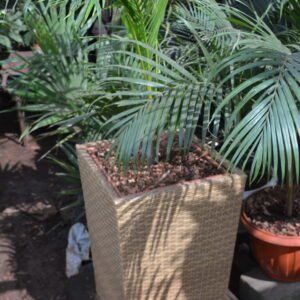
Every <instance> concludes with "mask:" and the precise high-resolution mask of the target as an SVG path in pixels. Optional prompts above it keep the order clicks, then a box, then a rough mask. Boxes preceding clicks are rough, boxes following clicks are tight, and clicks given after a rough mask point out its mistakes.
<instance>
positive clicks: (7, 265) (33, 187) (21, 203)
mask: <svg viewBox="0 0 300 300" xmlns="http://www.w3.org/2000/svg"><path fill="white" fill-rule="evenodd" d="M0 119H1V120H0V299H3V300H4V299H7V300H14V299H18V300H19V299H26V300H27V299H35V300H38V299H41V300H52V299H53V300H61V299H67V296H66V292H65V283H66V277H65V275H64V269H65V249H66V244H67V233H68V228H69V227H70V224H67V223H66V222H65V221H64V220H63V219H62V218H61V217H60V216H59V215H58V214H55V213H54V211H55V207H57V206H58V203H59V201H60V200H59V198H58V196H57V192H58V191H59V190H60V189H61V188H62V185H63V183H61V182H59V180H58V178H57V177H56V176H55V175H54V172H55V170H54V169H53V166H51V165H50V164H49V163H48V162H47V161H46V160H43V161H40V162H38V158H39V156H40V153H42V152H43V151H45V149H47V147H49V144H48V145H47V143H46V144H44V145H41V151H40V152H37V151H34V150H32V149H30V148H25V147H23V146H22V145H21V144H20V143H19V142H18V139H17V132H16V127H15V125H16V124H15V123H14V122H10V120H9V119H8V117H3V115H0ZM7 124H10V125H9V126H7ZM10 126H11V128H10ZM37 212H38V213H39V214H37ZM41 212H42V213H41Z"/></svg>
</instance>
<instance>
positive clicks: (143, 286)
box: [77, 144, 246, 300]
mask: <svg viewBox="0 0 300 300" xmlns="http://www.w3.org/2000/svg"><path fill="white" fill-rule="evenodd" d="M89 145H93V144H89ZM77 154H78V159H79V166H80V174H81V180H82V186H83V192H84V199H85V207H86V215H87V222H88V228H89V232H90V236H91V242H92V256H93V264H94V269H95V280H96V288H97V294H98V296H99V297H100V299H101V300H143V299H145V300H146V299H149V300H173V299H174V300H175V299H179V300H181V299H182V300H183V299H186V300H194V299H195V300H221V299H225V295H226V291H227V288H228V282H229V275H230V268H231V263H232V257H233V250H234V245H235V239H236V232H237V227H238V222H239V216H240V208H241V202H242V201H241V199H242V193H243V190H244V184H245V180H246V176H245V175H244V174H243V173H242V172H240V171H239V170H235V172H234V173H233V174H223V175H216V176H212V177H208V178H205V179H201V180H194V181H189V182H185V183H181V184H176V185H170V186H167V187H164V188H157V189H154V190H151V191H147V192H143V193H138V194H133V195H129V196H125V197H121V196H120V195H119V193H118V191H117V190H116V189H115V188H114V186H113V184H112V183H111V182H110V180H109V178H108V177H107V175H106V174H105V173H104V172H103V171H102V170H101V169H100V168H99V167H98V166H97V164H96V163H95V161H94V160H93V159H92V158H91V157H90V155H89V154H88V153H87V152H86V145H79V146H77Z"/></svg>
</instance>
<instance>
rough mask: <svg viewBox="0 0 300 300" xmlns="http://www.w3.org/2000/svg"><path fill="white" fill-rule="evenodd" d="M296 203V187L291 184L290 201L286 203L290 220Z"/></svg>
mask: <svg viewBox="0 0 300 300" xmlns="http://www.w3.org/2000/svg"><path fill="white" fill-rule="evenodd" d="M294 201H295V186H294V185H293V184H292V183H290V184H289V185H288V199H287V203H286V215H287V216H288V217H289V218H290V217H292V215H293V209H294Z"/></svg>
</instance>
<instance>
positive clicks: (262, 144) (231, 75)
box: [215, 1, 300, 281]
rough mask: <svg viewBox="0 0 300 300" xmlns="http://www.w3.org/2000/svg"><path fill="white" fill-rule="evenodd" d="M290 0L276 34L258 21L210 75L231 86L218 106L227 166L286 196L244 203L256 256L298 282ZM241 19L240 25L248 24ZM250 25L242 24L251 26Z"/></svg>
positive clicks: (297, 119) (295, 66)
mask: <svg viewBox="0 0 300 300" xmlns="http://www.w3.org/2000/svg"><path fill="white" fill-rule="evenodd" d="M292 2H293V3H292ZM292 2H285V5H287V6H288V7H282V6H281V13H280V15H282V14H283V15H284V11H285V8H286V9H287V12H288V14H287V18H286V20H290V23H286V24H287V25H286V26H287V27H286V28H285V30H281V32H280V33H279V34H278V35H276V31H273V30H272V29H271V28H270V27H269V26H267V25H266V24H265V23H264V21H263V20H262V19H259V20H257V22H256V27H255V29H254V30H253V31H251V32H248V33H247V34H244V37H242V41H241V44H240V48H239V49H238V51H237V52H236V53H235V54H233V55H230V56H229V57H227V58H226V59H225V60H223V61H222V62H221V63H220V64H219V66H218V67H217V68H216V69H215V74H220V72H224V70H226V69H227V70H228V76H227V77H225V78H224V80H223V82H222V83H221V84H223V83H224V82H226V81H227V80H229V79H230V80H231V83H232V81H235V86H234V88H233V89H232V91H231V93H229V94H228V95H227V96H226V97H225V99H223V101H222V103H221V104H220V106H219V110H221V109H222V108H224V107H225V106H226V105H232V104H233V107H234V109H233V112H232V114H231V116H230V118H229V120H228V122H229V124H230V125H229V126H228V130H227V131H225V135H226V137H227V138H226V141H225V143H224V144H223V147H222V149H221V151H220V152H221V153H222V154H223V155H224V157H225V158H230V161H231V164H232V166H238V165H242V167H243V168H246V167H249V166H250V179H251V182H254V181H255V180H259V179H261V178H263V177H271V176H273V177H274V178H276V179H278V181H279V182H280V183H281V184H282V185H283V186H285V189H284V192H282V191H280V189H278V188H277V189H275V190H274V191H268V192H263V193H261V194H257V195H256V196H254V197H252V198H250V199H249V200H247V201H246V202H245V205H244V208H243V212H242V222H243V224H244V225H245V227H246V228H247V229H248V231H249V233H250V235H251V245H252V250H253V253H254V255H255V257H256V258H257V260H258V262H259V263H260V265H261V267H262V269H263V270H264V271H265V272H266V273H267V274H269V275H270V276H271V277H272V278H274V279H277V280H281V281H299V280H300V266H299V259H300V257H299V253H300V251H299V250H300V237H299V233H300V230H299V229H300V228H299V225H300V224H299V208H298V207H299V199H297V197H296V196H297V195H298V196H299V191H297V188H296V186H297V184H299V172H300V164H299V141H300V139H299V138H300V131H299V128H300V114H299V107H300V106H299V103H300V102H299V99H300V98H299V91H300V85H299V82H300V76H299V74H300V67H299V66H300V65H299V58H300V52H299V41H300V40H299V27H297V26H298V24H297V22H294V23H293V20H298V17H297V18H294V16H295V11H296V10H295V7H298V8H299V2H298V1H292ZM290 5H292V7H290ZM282 11H283V12H282ZM235 13H237V12H235ZM273 13H274V12H273ZM239 15H240V17H239V20H242V21H244V20H246V19H247V18H246V17H245V15H243V14H242V13H239ZM293 15H294V16H293ZM272 17H274V15H273V16H272ZM252 23H253V21H251V20H248V21H247V24H248V25H249V27H250V25H251V24H252ZM276 24H278V22H276ZM292 32H295V35H293V34H292ZM240 79H241V81H240ZM234 101H235V102H234Z"/></svg>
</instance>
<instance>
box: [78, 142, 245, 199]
mask: <svg viewBox="0 0 300 300" xmlns="http://www.w3.org/2000/svg"><path fill="white" fill-rule="evenodd" d="M97 145H98V143H97V142H92V143H86V144H77V145H76V148H77V150H79V151H85V150H86V148H87V147H93V146H97ZM205 149H209V147H208V146H207V145H205ZM87 155H88V156H89V157H90V158H91V160H92V161H93V162H94V163H95V165H96V166H97V168H98V170H99V171H100V172H101V173H102V175H103V177H104V178H105V180H106V181H107V182H108V183H109V184H110V185H111V188H112V189H113V191H114V192H115V193H116V194H117V196H118V197H119V200H126V199H128V200H129V199H130V200H133V199H134V198H137V197H139V196H141V195H145V194H150V193H151V194H153V193H156V192H160V191H162V190H166V189H167V188H175V187H188V186H190V185H194V184H197V183H201V182H203V181H205V180H218V179H219V178H222V177H223V178H224V177H232V176H233V175H239V176H243V177H244V176H245V177H246V174H245V173H244V172H243V171H241V170H240V169H238V168H233V171H232V172H231V173H229V172H228V171H227V170H226V167H227V166H229V161H227V160H225V161H224V162H223V163H222V165H221V166H223V167H225V173H224V174H217V175H212V176H207V177H204V178H200V179H194V180H189V181H184V182H177V183H173V184H169V185H166V186H164V187H157V188H154V189H151V190H146V191H143V192H138V193H133V194H129V195H121V193H120V192H119V190H118V189H117V188H116V186H115V185H114V183H113V182H112V180H111V179H110V176H109V175H108V173H107V172H106V171H105V170H104V169H103V168H102V166H101V165H99V164H97V162H96V161H95V159H94V158H93V157H92V156H91V155H90V154H88V153H87ZM220 158H221V157H220V156H219V155H216V159H213V160H215V161H216V162H219V161H220V160H221V159H220Z"/></svg>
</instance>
